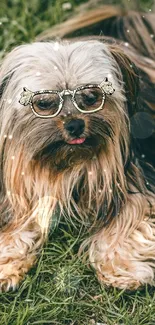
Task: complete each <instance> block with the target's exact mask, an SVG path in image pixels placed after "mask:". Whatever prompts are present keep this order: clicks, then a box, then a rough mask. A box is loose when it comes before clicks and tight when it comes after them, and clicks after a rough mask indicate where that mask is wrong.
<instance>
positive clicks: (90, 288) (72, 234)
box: [0, 0, 155, 325]
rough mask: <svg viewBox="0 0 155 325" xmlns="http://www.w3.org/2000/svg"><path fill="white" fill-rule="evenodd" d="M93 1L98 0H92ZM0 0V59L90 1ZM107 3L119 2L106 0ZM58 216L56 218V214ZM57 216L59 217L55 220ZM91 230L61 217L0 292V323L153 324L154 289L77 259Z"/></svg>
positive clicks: (146, 5)
mask: <svg viewBox="0 0 155 325" xmlns="http://www.w3.org/2000/svg"><path fill="white" fill-rule="evenodd" d="M94 1H95V0H94ZM64 2H67V1H63V0H32V1H26V0H1V3H0V58H2V57H3V56H4V55H5V53H6V52H8V51H9V50H10V49H12V48H13V47H15V46H16V45H19V44H23V43H26V42H30V41H33V40H34V39H35V36H36V35H38V34H39V33H41V32H42V31H44V30H46V29H47V28H49V27H51V26H52V25H54V24H56V23H59V22H62V21H63V20H65V19H66V18H67V17H69V16H70V15H72V12H73V11H75V10H77V7H78V5H79V4H80V3H82V2H83V3H84V2H86V1H79V0H71V1H69V3H70V4H71V5H70V8H69V9H66V7H65V6H64V5H63V4H64ZM105 2H106V3H118V1H117V0H115V1H112V0H111V1H105ZM121 5H124V6H126V5H128V6H131V7H132V6H133V7H136V8H139V9H143V10H144V11H147V12H148V11H149V9H151V10H153V1H145V0H143V1H139V2H136V1H135V0H124V1H123V0H122V2H121ZM56 217H57V218H58V216H56ZM57 218H56V219H57ZM86 237H87V232H86V231H84V229H82V228H81V226H80V224H78V223H77V224H74V225H72V224H71V223H69V222H68V221H65V220H61V222H59V224H57V222H56V223H55V225H54V224H53V225H52V227H51V233H50V236H49V240H48V243H47V245H46V246H45V247H44V250H43V251H42V252H41V254H40V256H39V259H38V263H37V266H36V267H34V268H33V269H32V270H31V271H30V272H29V274H27V275H26V278H25V280H24V281H23V282H22V283H21V285H20V287H19V289H18V290H16V291H15V292H9V293H6V294H2V293H1V294H0V325H32V324H38V325H39V324H41V325H47V324H50V325H57V324H59V325H65V324H66V325H119V324H122V325H154V324H155V293H154V288H153V287H152V288H150V287H144V288H143V289H141V290H138V291H136V292H126V291H120V290H117V289H113V288H106V287H104V286H102V285H101V284H99V282H98V281H97V277H96V275H95V272H94V270H93V269H92V268H91V267H90V265H89V264H88V262H87V261H83V259H82V257H78V256H77V255H78V249H79V247H80V244H81V242H82V241H83V240H84V239H85V238H86Z"/></svg>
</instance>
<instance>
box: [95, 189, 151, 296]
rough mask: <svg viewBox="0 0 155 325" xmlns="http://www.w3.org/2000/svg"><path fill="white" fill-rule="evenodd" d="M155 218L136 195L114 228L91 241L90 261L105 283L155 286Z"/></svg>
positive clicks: (133, 286) (139, 195)
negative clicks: (154, 281) (154, 284)
mask: <svg viewBox="0 0 155 325" xmlns="http://www.w3.org/2000/svg"><path fill="white" fill-rule="evenodd" d="M149 199H151V198H150V197H149ZM152 203H154V200H153V201H152ZM151 211H152V212H151ZM154 216H155V213H154V212H153V209H150V207H149V205H148V201H147V200H146V198H145V197H144V196H142V195H141V194H137V195H136V196H134V195H132V196H130V198H129V200H128V202H127V204H126V206H125V207H124V209H123V211H122V213H121V214H120V215H119V216H118V217H116V219H115V220H113V221H112V223H111V225H109V226H108V227H107V228H106V227H104V228H103V229H102V230H100V231H99V233H98V234H96V235H95V236H94V237H93V238H92V239H91V244H90V248H89V258H90V261H91V263H92V266H93V267H94V268H95V269H96V271H97V274H98V277H99V280H100V281H101V282H103V283H105V284H106V285H112V286H114V287H118V288H120V289H130V290H133V289H137V288H138V287H139V286H141V285H143V284H146V283H148V284H152V283H153V280H154V269H155V218H154Z"/></svg>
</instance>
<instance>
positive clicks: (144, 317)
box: [0, 223, 155, 325]
mask: <svg viewBox="0 0 155 325" xmlns="http://www.w3.org/2000/svg"><path fill="white" fill-rule="evenodd" d="M79 233H80V234H79ZM85 236H86V235H84V233H83V232H80V229H78V227H77V229H75V228H74V227H72V226H71V225H70V224H67V225H66V224H65V225H64V224H63V223H61V224H59V227H58V228H57V229H55V232H52V233H51V235H50V240H49V242H48V244H47V246H46V247H45V248H44V251H42V253H41V256H40V259H39V261H38V264H37V267H34V268H33V269H32V270H31V271H30V272H29V274H28V275H26V278H25V280H24V281H23V282H22V284H21V285H20V288H19V290H17V291H15V292H9V293H6V294H1V296H0V325H8V324H9V325H23V324H25V325H32V324H38V325H39V324H42V325H47V324H50V325H57V324H64V325H65V324H66V325H95V324H98V325H99V324H107V325H114V324H115V325H116V324H122V325H123V324H124V325H146V324H149V325H151V324H152V325H153V324H155V294H154V290H153V288H147V287H145V288H144V289H143V290H141V291H140V290H139V291H136V292H130V293H129V292H125V291H120V290H118V289H113V288H105V287H104V286H102V285H100V284H99V282H98V281H97V278H96V275H95V272H94V271H93V269H91V268H90V267H89V265H86V264H85V263H83V262H82V260H81V258H80V257H79V258H77V251H78V248H79V245H80V242H81V241H82V240H83V239H84V237H85Z"/></svg>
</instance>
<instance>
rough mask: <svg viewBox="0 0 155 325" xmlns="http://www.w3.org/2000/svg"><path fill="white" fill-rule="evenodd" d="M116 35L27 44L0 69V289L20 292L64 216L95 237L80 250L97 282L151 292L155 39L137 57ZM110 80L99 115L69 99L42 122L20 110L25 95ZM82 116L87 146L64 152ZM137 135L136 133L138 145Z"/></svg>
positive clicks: (154, 253)
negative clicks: (57, 216)
mask: <svg viewBox="0 0 155 325" xmlns="http://www.w3.org/2000/svg"><path fill="white" fill-rule="evenodd" d="M138 17H140V15H139V16H138ZM122 19H124V21H125V22H126V21H127V20H126V18H124V17H123V18H122ZM139 19H141V22H142V18H141V17H140V18H139ZM101 20H102V24H103V26H106V24H107V22H108V20H107V21H106V24H105V25H104V22H103V17H101ZM100 23H101V22H100ZM113 23H114V21H113ZM121 24H122V23H121ZM108 26H109V25H108ZM111 26H112V24H111ZM131 26H132V27H133V25H132V23H131ZM149 26H150V27H149ZM149 26H148V25H147V26H146V24H145V26H144V22H143V26H142V30H144V32H145V35H146V34H147V36H148V35H149V37H150V34H149V33H151V32H150V29H151V26H152V25H151V24H150V25H149ZM72 28H73V24H72ZM127 28H128V27H127ZM75 30H76V28H75ZM107 30H109V27H108V28H107ZM112 30H113V29H111V33H113V32H112ZM114 30H115V33H116V31H117V30H116V28H115V29H114ZM134 30H135V33H136V34H135V35H136V37H138V36H139V38H137V40H139V42H140V40H141V41H142V40H143V34H144V32H143V34H142V35H141V36H140V33H139V31H137V29H134ZM142 30H141V31H142ZM105 34H106V27H105ZM110 36H111V35H108V37H105V38H104V37H98V38H97V39H95V38H91V39H85V40H80V41H79V40H74V41H72V40H68V41H66V40H64V41H59V42H57V43H55V42H36V43H33V44H28V45H22V46H19V47H17V48H16V49H14V50H13V51H12V52H11V53H10V54H8V55H7V56H6V58H5V60H4V62H3V64H2V67H1V74H0V84H1V88H0V97H1V99H0V100H1V101H0V107H1V114H0V124H1V136H0V171H1V179H0V186H1V193H0V195H1V196H0V199H1V205H0V208H1V211H0V225H1V232H0V288H1V290H9V289H10V288H13V289H14V288H16V286H17V285H18V283H19V281H20V280H21V279H22V278H23V276H24V274H25V273H26V272H27V271H28V270H29V269H30V267H31V266H32V265H33V264H34V263H35V261H36V255H37V252H38V251H39V249H40V248H41V247H42V245H43V243H44V242H45V240H46V238H47V234H48V230H49V226H50V222H51V218H52V214H53V213H54V211H55V209H57V208H58V207H59V209H60V211H61V213H66V214H67V215H68V216H69V217H70V218H71V219H72V220H74V218H78V219H80V220H81V222H82V223H86V222H87V223H89V224H90V228H91V229H95V230H94V233H93V234H91V236H90V237H89V238H88V240H87V241H86V242H84V243H83V245H82V246H81V249H86V247H87V250H88V253H89V259H90V262H91V263H92V265H93V267H94V268H95V269H96V271H97V274H98V277H99V279H100V280H101V281H104V283H105V284H107V285H113V286H116V287H119V288H127V289H136V288H137V287H139V286H140V285H142V284H145V283H153V279H154V261H155V207H154V205H155V194H154V193H155V181H154V169H153V165H154V155H153V150H155V149H154V146H153V140H154V133H153V131H154V103H155V98H154V94H153V82H154V79H155V76H154V68H155V65H154V62H153V52H152V43H151V42H152V41H153V39H152V38H150V39H149V40H150V43H148V42H147V43H146V46H145V48H144V47H143V48H142V51H141V52H140V45H139V44H138V42H137V43H136V45H137V48H136V46H135V47H133V46H132V45H134V44H131V45H130V44H126V42H127V40H126V39H125V43H124V42H122V41H121V42H120V41H119V39H121V37H119V36H118V35H114V36H115V37H116V40H114V39H113V38H111V37H110ZM140 37H141V38H140ZM133 38H134V36H133ZM134 39H135V38H134ZM38 72H39V73H38ZM105 77H108V78H109V80H110V81H112V84H113V87H114V88H115V93H114V94H113V95H112V96H107V98H106V102H105V105H104V108H103V109H102V110H101V111H99V112H96V113H93V114H82V113H79V112H78V111H77V110H76V109H75V108H74V107H73V105H72V103H71V101H70V100H66V101H65V105H64V107H63V109H62V111H61V113H60V114H59V115H58V116H57V117H55V118H53V119H46V120H43V119H40V118H38V117H36V116H35V115H33V113H32V111H31V109H30V107H29V106H26V107H24V106H21V105H20V103H19V98H20V93H21V91H22V88H23V87H25V86H26V87H27V88H28V89H30V90H32V91H36V90H40V89H66V88H69V89H74V88H75V87H76V86H78V85H81V84H88V83H89V84H90V83H98V84H99V83H100V82H102V81H103V80H104V78H105ZM69 111H70V113H71V114H68V112H69ZM144 113H145V114H146V115H144V116H145V118H146V119H147V118H148V119H149V122H150V121H151V122H150V123H151V124H150V123H149V126H150V128H151V132H150V133H148V135H147V136H145V132H144V130H143V129H142V128H143V124H142V125H141V123H142V122H143V119H142V118H141V117H143V114H144ZM137 114H138V115H137ZM141 114H142V115H141ZM77 117H80V118H82V119H84V120H85V125H86V128H85V131H84V134H83V136H84V137H86V138H87V140H86V142H85V143H83V144H82V145H79V146H78V145H72V146H71V145H69V144H67V143H66V140H68V139H69V135H68V134H67V132H66V131H65V129H64V121H65V122H66V121H69V120H70V119H72V118H73V119H76V118H77ZM135 128H138V130H140V131H139V132H140V133H139V135H138V138H136V137H135ZM136 130H137V129H136ZM143 132H144V133H143ZM93 227H94V228H93Z"/></svg>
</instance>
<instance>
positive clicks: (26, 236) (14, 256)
mask: <svg viewBox="0 0 155 325" xmlns="http://www.w3.org/2000/svg"><path fill="white" fill-rule="evenodd" d="M42 242H43V237H42V235H41V232H40V228H39V226H38V225H37V223H29V222H28V221H27V222H25V224H24V223H21V224H18V223H17V222H16V223H13V222H12V223H11V225H10V226H9V227H6V226H5V229H4V230H3V231H2V232H1V234H0V291H8V290H9V289H13V290H14V289H15V288H16V287H17V286H18V284H19V282H20V281H21V279H22V278H23V277H24V275H25V273H26V272H27V271H28V270H29V269H30V268H31V267H32V265H33V264H34V263H35V260H36V254H37V252H38V249H39V248H40V247H41V245H42Z"/></svg>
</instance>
